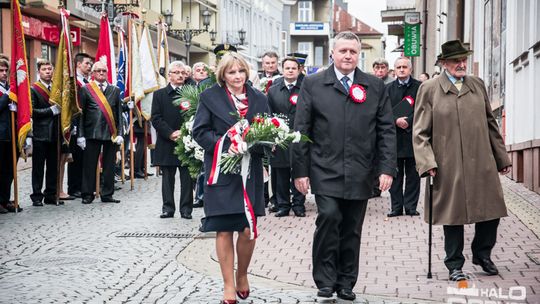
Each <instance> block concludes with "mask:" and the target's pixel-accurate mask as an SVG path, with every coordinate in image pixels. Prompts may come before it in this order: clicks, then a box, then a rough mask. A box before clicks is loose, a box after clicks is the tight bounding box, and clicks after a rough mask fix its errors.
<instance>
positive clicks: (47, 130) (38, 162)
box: [30, 60, 60, 206]
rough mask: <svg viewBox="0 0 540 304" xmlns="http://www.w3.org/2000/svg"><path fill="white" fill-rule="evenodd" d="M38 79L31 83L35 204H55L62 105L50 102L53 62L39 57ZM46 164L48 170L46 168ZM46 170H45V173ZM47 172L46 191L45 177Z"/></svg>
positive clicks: (33, 190) (33, 191)
mask: <svg viewBox="0 0 540 304" xmlns="http://www.w3.org/2000/svg"><path fill="white" fill-rule="evenodd" d="M37 68H38V74H39V80H38V81H36V82H35V83H34V84H32V87H31V89H30V92H31V95H32V133H33V139H32V141H33V145H34V152H33V154H32V194H30V199H31V200H32V205H33V206H43V201H44V202H45V204H48V205H56V201H57V199H56V192H57V191H56V178H57V172H58V146H57V143H58V137H59V136H60V130H59V128H58V114H60V107H59V106H57V105H55V104H51V103H50V102H49V95H50V93H51V88H52V81H51V80H52V75H53V65H52V63H51V62H50V61H48V60H38V63H37ZM45 166H46V168H47V170H46V171H45ZM45 172H46V173H45ZM44 175H45V190H43V192H41V188H42V187H43V176H44Z"/></svg>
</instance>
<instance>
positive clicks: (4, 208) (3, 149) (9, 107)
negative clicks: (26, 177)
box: [0, 55, 22, 213]
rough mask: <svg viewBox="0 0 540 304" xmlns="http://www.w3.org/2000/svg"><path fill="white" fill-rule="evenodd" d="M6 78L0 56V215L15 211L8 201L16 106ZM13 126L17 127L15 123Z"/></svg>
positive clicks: (6, 65) (6, 68)
mask: <svg viewBox="0 0 540 304" xmlns="http://www.w3.org/2000/svg"><path fill="white" fill-rule="evenodd" d="M8 78H9V59H8V58H7V57H4V56H3V55H0V159H1V160H2V165H0V213H8V212H15V211H16V210H15V204H14V203H13V202H12V201H10V200H9V199H10V198H11V184H12V183H13V162H12V159H13V150H12V140H13V139H12V138H11V112H17V104H16V103H14V102H11V101H10V99H9V84H8ZM15 114H16V113H15ZM14 117H17V115H15V116H14ZM14 125H17V122H15V124H14ZM15 133H17V132H15ZM15 136H16V135H15ZM17 159H18V155H17ZM18 211H22V208H19V210H18Z"/></svg>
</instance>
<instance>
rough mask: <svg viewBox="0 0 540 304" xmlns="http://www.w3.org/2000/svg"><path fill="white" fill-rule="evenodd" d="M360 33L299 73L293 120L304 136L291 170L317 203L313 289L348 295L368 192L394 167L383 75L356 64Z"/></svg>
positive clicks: (387, 179)
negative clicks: (325, 63) (319, 65)
mask: <svg viewBox="0 0 540 304" xmlns="http://www.w3.org/2000/svg"><path fill="white" fill-rule="evenodd" d="M359 53H360V40H359V39H358V37H357V36H356V35H355V34H354V33H352V32H342V33H339V34H338V35H337V36H336V37H335V38H334V45H333V49H332V58H333V59H334V64H333V65H331V66H330V67H329V68H328V69H327V70H325V71H324V72H322V73H317V74H314V75H311V76H308V77H306V78H304V81H303V83H302V88H301V90H300V93H299V98H298V103H297V106H296V107H297V108H296V117H295V124H294V128H295V130H297V131H300V132H301V133H302V134H305V135H307V136H308V137H309V138H310V139H311V141H312V142H311V143H309V142H303V143H299V144H297V145H295V146H294V147H293V149H294V161H293V175H294V177H295V186H296V188H297V189H298V190H299V191H300V192H301V193H303V194H306V193H307V192H308V191H309V188H310V187H311V189H312V193H313V194H315V201H316V203H317V211H318V215H317V221H316V225H317V228H316V230H315V236H314V241H313V278H314V280H315V284H316V285H317V288H318V289H319V291H318V293H317V295H318V296H319V297H321V298H330V297H332V296H333V294H334V292H335V291H337V296H338V298H340V299H343V300H354V299H355V298H356V295H355V294H354V293H353V292H352V289H353V287H354V285H355V284H356V280H357V277H358V263H359V254H360V238H361V233H362V224H363V221H364V216H365V213H366V207H367V200H368V199H369V198H370V197H371V196H372V194H373V192H372V189H373V181H374V180H375V177H378V179H379V182H380V190H382V191H386V190H388V189H389V188H390V186H391V184H392V178H393V176H395V173H396V130H395V126H394V119H393V114H392V108H391V105H390V99H389V98H388V95H387V94H386V93H385V88H384V83H383V82H382V81H381V80H380V79H377V78H376V77H375V76H372V75H368V74H366V73H364V72H362V71H361V70H360V69H358V68H357V67H356V66H357V63H358V56H359Z"/></svg>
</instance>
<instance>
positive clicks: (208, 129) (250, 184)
mask: <svg viewBox="0 0 540 304" xmlns="http://www.w3.org/2000/svg"><path fill="white" fill-rule="evenodd" d="M246 95H247V98H248V112H247V114H246V119H247V120H248V121H249V122H251V121H252V119H253V117H254V116H255V115H256V114H262V113H269V109H268V102H267V100H266V96H265V95H264V94H262V93H261V92H259V91H257V90H255V89H253V88H252V87H251V86H249V85H246ZM236 112H237V110H236V108H235V107H234V105H233V104H232V103H231V101H230V100H229V97H228V96H227V93H226V91H225V90H224V89H223V88H222V87H220V86H219V85H218V84H215V85H214V86H212V87H211V88H209V89H207V90H205V91H204V92H203V93H202V94H201V97H200V101H199V106H198V108H197V113H196V114H195V120H194V123H193V138H194V139H195V141H197V143H198V144H199V145H200V146H201V147H202V148H203V149H204V172H205V186H204V213H205V214H206V216H215V215H225V214H237V213H241V214H244V199H243V191H242V178H241V176H240V175H239V174H223V173H220V175H219V179H218V181H217V183H216V184H214V185H207V180H208V176H209V174H210V172H211V168H212V160H213V156H214V148H215V145H216V142H217V141H218V139H219V138H220V137H222V136H223V135H224V134H225V133H226V132H227V130H229V129H230V128H231V127H232V126H233V125H234V124H235V123H236V122H237V121H238V119H237V117H235V116H233V115H231V113H236ZM229 146H230V141H229V139H228V138H226V139H225V142H224V144H223V151H224V152H226V151H227V150H228V149H229ZM250 152H251V166H250V172H249V177H248V179H247V185H246V190H247V193H248V196H249V199H250V201H251V203H252V205H253V209H254V212H255V215H256V216H261V215H264V191H263V186H264V181H263V164H262V157H263V154H262V153H261V152H262V150H259V151H257V149H252V151H250Z"/></svg>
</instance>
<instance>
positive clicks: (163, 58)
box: [157, 20, 169, 88]
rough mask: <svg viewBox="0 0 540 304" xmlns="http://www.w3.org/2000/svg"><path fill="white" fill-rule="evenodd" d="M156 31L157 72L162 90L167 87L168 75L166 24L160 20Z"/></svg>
mask: <svg viewBox="0 0 540 304" xmlns="http://www.w3.org/2000/svg"><path fill="white" fill-rule="evenodd" d="M157 30H158V32H157V33H158V54H157V61H158V71H159V79H158V80H159V86H160V87H162V88H164V87H165V86H167V77H168V74H169V43H168V42H167V23H165V22H163V20H160V21H159V23H158V24H157Z"/></svg>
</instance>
